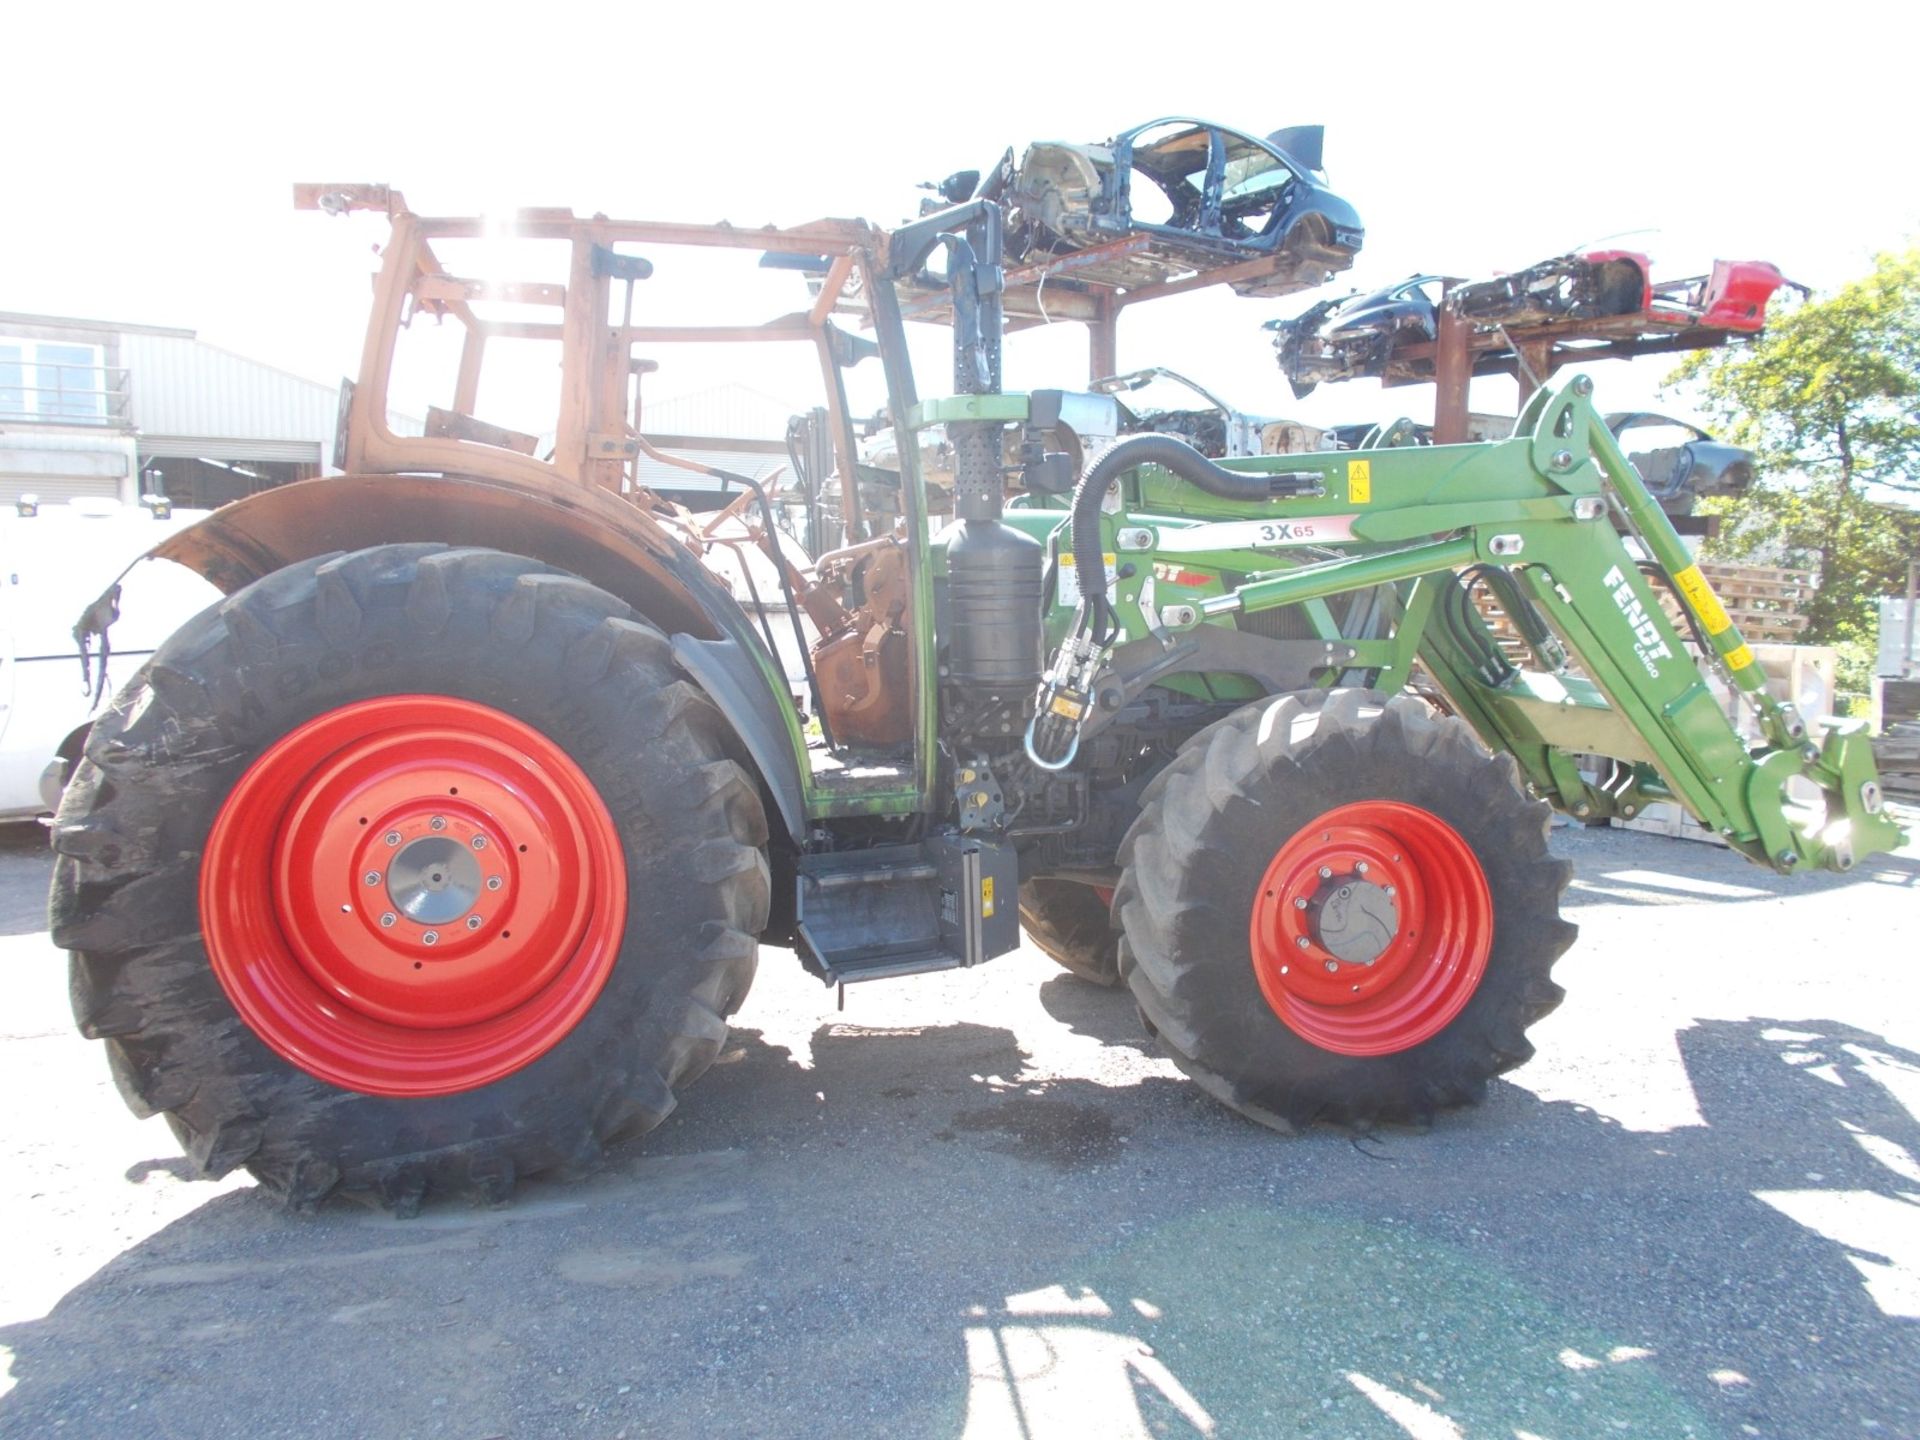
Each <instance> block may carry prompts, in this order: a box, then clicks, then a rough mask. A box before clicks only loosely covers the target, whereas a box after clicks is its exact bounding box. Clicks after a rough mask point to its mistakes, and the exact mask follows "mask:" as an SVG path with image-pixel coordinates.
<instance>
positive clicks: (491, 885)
mask: <svg viewBox="0 0 1920 1440" xmlns="http://www.w3.org/2000/svg"><path fill="white" fill-rule="evenodd" d="M499 888H500V877H499V876H498V875H489V876H488V877H487V889H489V890H498V889H499Z"/></svg>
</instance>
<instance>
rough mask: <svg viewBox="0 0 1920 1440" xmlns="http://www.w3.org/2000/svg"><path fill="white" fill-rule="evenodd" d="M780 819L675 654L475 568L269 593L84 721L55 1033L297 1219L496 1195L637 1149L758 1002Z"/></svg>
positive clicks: (355, 562)
mask: <svg viewBox="0 0 1920 1440" xmlns="http://www.w3.org/2000/svg"><path fill="white" fill-rule="evenodd" d="M765 841H766V821H765V817H764V815H763V812H762V809H761V802H760V796H759V792H758V789H757V787H756V786H755V784H754V782H753V780H752V778H751V776H750V775H749V774H748V773H747V772H746V771H745V770H744V769H743V768H742V767H741V765H740V764H739V763H737V761H736V760H735V759H734V758H733V757H732V755H731V754H730V753H729V743H728V731H727V728H726V726H725V724H724V722H723V721H722V719H721V717H720V715H719V714H718V713H717V712H716V711H715V710H714V708H713V706H712V705H711V704H709V703H708V701H707V700H706V698H705V697H704V696H703V695H702V694H701V693H700V692H699V691H698V690H697V689H695V688H694V687H693V686H692V685H690V684H689V683H688V682H687V681H686V680H685V679H684V678H682V677H681V676H679V675H678V673H677V672H676V671H675V669H674V667H673V663H672V659H671V655H670V653H669V648H668V645H667V642H666V639H665V637H663V636H662V635H661V634H660V632H658V631H657V630H655V629H653V628H652V627H650V626H648V625H646V624H645V623H643V622H642V621H641V620H639V618H638V617H637V616H635V615H634V614H633V612H632V611H631V610H629V609H628V608H627V607H626V606H625V605H624V604H622V603H621V602H620V601H619V600H617V599H615V598H614V597H613V596H611V595H608V594H606V593H604V592H603V591H600V590H597V589H595V588H594V587H593V586H591V585H589V584H588V583H587V582H585V581H584V580H581V579H578V578H577V577H574V576H570V575H565V574H562V573H559V572H557V571H554V570H552V569H550V568H549V567H547V566H544V565H541V564H539V563H537V562H534V561H531V560H526V559H523V558H521V557H518V556H513V555H506V554H501V553H499V552H496V551H489V550H467V549H448V548H445V547H442V546H431V545H391V546H383V547H379V548H376V549H372V550H363V551H359V552H357V553H353V554H347V555H337V556H332V557H325V558H322V559H319V560H314V561H311V562H307V563H304V564H300V565H295V566H292V567H289V568H288V569H285V570H282V571H279V572H277V573H275V574H273V575H270V576H268V577H266V578H265V579H263V580H261V581H259V582H257V583H255V584H253V585H251V586H248V587H247V588H246V589H244V590H242V591H240V592H238V593H237V594H235V595H234V596H232V597H231V598H230V599H228V600H227V601H225V602H224V603H222V604H220V605H217V606H215V607H213V608H212V609H209V610H207V611H205V612H203V613H202V614H201V615H199V616H198V617H196V618H195V619H193V620H191V621H189V622H188V623H187V624H186V625H185V626H184V627H182V628H181V630H180V631H178V632H177V633H176V634H175V635H174V636H173V637H172V638H170V639H169V640H168V641H167V642H166V643H165V644H164V645H163V646H162V647H161V649H160V650H159V652H158V653H157V654H156V655H155V656H154V658H153V659H152V661H151V662H149V664H148V665H147V666H146V667H145V668H144V669H143V670H142V671H141V672H140V673H139V674H138V675H137V676H136V677H135V678H134V680H133V681H132V682H131V683H130V684H129V685H128V686H127V688H126V689H125V690H124V691H123V692H122V693H121V694H120V695H119V696H118V697H117V698H116V700H115V701H114V704H113V707H112V709H111V710H110V711H109V712H108V713H107V714H106V715H104V716H103V717H102V718H101V719H100V721H99V722H98V723H97V724H95V726H94V727H93V732H92V734H91V736H90V737H89V740H88V743H87V750H86V758H85V760H84V761H83V762H82V764H81V765H80V767H79V770H78V772H77V774H76V775H75V778H74V781H73V783H72V784H71V785H70V786H69V787H68V789H67V792H66V797H65V799H64V801H63V803H62V805H61V807H60V811H59V814H58V817H57V818H56V821H55V828H54V846H55V849H56V851H57V852H58V859H57V863H56V866H55V871H54V885H53V896H52V904H51V911H52V924H53V935H54V940H55V943H56V944H59V945H60V946H62V947H64V948H65V949H67V950H68V951H70V952H71V979H72V994H73V1004H74V1013H75V1017H76V1019H77V1020H78V1022H79V1024H80V1028H81V1030H82V1032H83V1033H85V1034H86V1035H88V1036H89V1037H91V1038H95V1039H100V1040H104V1041H105V1042H106V1046H107V1053H108V1057H109V1061H110V1064H111V1067H112V1070H113V1074H114V1077H115V1079H116V1080H117V1081H118V1083H119V1086H120V1090H121V1093H122V1095H123V1096H124V1098H125V1099H126V1101H127V1103H128V1105H129V1106H130V1107H131V1108H132V1109H133V1110H134V1111H135V1113H137V1114H142V1115H146V1114H154V1113H163V1114H165V1115H166V1117H167V1119H168V1121H169V1123H170V1124H171V1125H172V1127H173V1129H174V1131H175V1133H176V1134H177V1135H178V1136H179V1137H180V1139H181V1141H182V1143H183V1144H184V1145H185V1147H186V1148H187V1151H188V1154H189V1155H190V1157H191V1158H192V1159H193V1160H194V1161H195V1163H196V1164H197V1165H198V1166H199V1168H200V1169H201V1170H202V1171H203V1172H204V1173H208V1174H213V1175H218V1174H221V1173H224V1172H225V1171H228V1170H231V1169H232V1168H234V1167H235V1166H237V1165H245V1166H246V1167H247V1168H248V1169H249V1170H251V1171H252V1172H253V1173H254V1174H255V1175H256V1176H257V1177H258V1178H259V1179H260V1180H261V1182H262V1183H263V1184H264V1185H266V1186H267V1187H268V1188H269V1189H271V1190H274V1191H276V1192H279V1193H280V1194H282V1195H284V1196H286V1197H287V1198H289V1199H290V1200H291V1201H293V1202H294V1203H296V1204H301V1205H309V1204H313V1203H316V1202H317V1201H319V1200H320V1199H321V1198H323V1197H324V1196H326V1195H329V1194H332V1193H335V1192H340V1193H347V1194H356V1195H363V1196H369V1197H372V1198H374V1199H377V1200H379V1201H381V1202H383V1203H385V1204H387V1205H388V1206H390V1207H392V1208H394V1209H396V1210H399V1211H402V1212H405V1211H408V1210H411V1209H412V1208H414V1207H416V1206H417V1205H418V1204H419V1203H420V1201H421V1199H422V1198H423V1197H424V1196H426V1195H428V1194H430V1193H436V1192H437V1193H446V1192H470V1193H474V1194H477V1195H479V1196H481V1197H483V1198H488V1199H498V1198H501V1197H503V1196H504V1195H505V1194H507V1193H508V1192H509V1191H510V1190H511V1188H512V1186H513V1183H514V1180H515V1178H516V1177H517V1176H521V1175H528V1174H533V1173H536V1172H539V1171H543V1170H551V1169H556V1168H561V1167H577V1166H580V1165H583V1164H586V1163H589V1162H591V1161H592V1160H593V1159H594V1158H595V1157H596V1156H597V1155H598V1154H599V1153H600V1150H601V1147H602V1146H603V1145H604V1144H606V1143H607V1142H608V1141H610V1140H612V1139H615V1138H618V1137H621V1136H625V1135H630V1134H634V1133H638V1132H639V1131H642V1130H645V1129H648V1128H650V1127H651V1126H653V1125H655V1124H657V1123H658V1122H659V1121H660V1120H661V1119H662V1118H664V1117H665V1115H666V1114H667V1113H668V1112H669V1111H670V1110H671V1109H672V1108H673V1106H674V1103H675V1089H676V1087H678V1086H680V1085H683V1084H685V1083H687V1082H689V1081H691V1080H693V1079H694V1078H696V1077H697V1076H698V1075H699V1074H700V1073H701V1072H702V1071H703V1070H705V1069H706V1068H707V1066H708V1065H709V1064H710V1063H711V1062H712V1060H713V1058H714V1056H715V1055H716V1054H717V1053H718V1051H719V1048H720V1045H721V1042H722V1041H723V1039H724V1038H725V1035H726V1025H725V1022H724V1017H725V1016H727V1015H728V1014H730V1013H731V1012H732V1011H733V1010H734V1009H735V1008H736V1007H737V1006H738V1005H739V1004H740V1001H741V1000H742V999H743V998H744V996H745V994H746V991H747V987H748V985H749V984H750V983H751V981H752V978H753V969H754V962H755V937H756V936H757V934H758V933H759V931H760V930H761V929H762V928H764V926H765V924H766V917H767V906H768V893H769V887H768V876H767V866H766V860H765V858H764V854H763V850H762V847H763V846H764V844H765Z"/></svg>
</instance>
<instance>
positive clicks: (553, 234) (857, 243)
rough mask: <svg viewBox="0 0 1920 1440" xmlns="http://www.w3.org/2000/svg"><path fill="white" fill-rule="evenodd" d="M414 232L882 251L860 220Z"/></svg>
mask: <svg viewBox="0 0 1920 1440" xmlns="http://www.w3.org/2000/svg"><path fill="white" fill-rule="evenodd" d="M417 223H418V225H419V227H420V233H421V234H422V235H424V236H426V237H427V238H428V239H432V240H479V239H483V238H486V237H487V236H491V235H499V234H507V235H511V236H513V237H514V238H516V239H522V240H572V239H574V238H575V237H576V236H578V235H582V234H586V233H588V232H591V233H592V234H593V235H595V236H596V237H597V238H598V239H599V241H600V243H601V244H603V245H615V244H621V243H625V242H631V243H635V244H642V245H690V246H702V247H707V248H713V249H723V250H772V251H776V252H779V253H781V254H788V255H825V254H843V253H849V252H851V251H853V250H855V249H859V248H862V247H864V248H868V249H872V250H877V251H879V252H881V253H884V252H885V250H886V244H887V236H886V232H885V231H882V230H877V229H875V228H874V227H873V226H871V225H869V224H867V223H866V222H865V221H864V220H815V221H811V222H809V223H807V224H805V225H796V226H793V227H792V228H790V229H785V230H782V229H780V228H778V227H777V226H772V225H769V226H766V227H764V228H761V229H749V228H747V227H745V226H740V225H728V224H724V223H722V224H717V225H695V224H679V223H676V222H672V221H659V220H607V219H602V218H600V217H597V216H596V217H594V218H592V219H587V218H585V217H582V216H577V215H572V214H567V215H564V216H561V215H554V216H547V215H538V214H536V215H531V216H529V215H524V214H523V215H521V216H517V217H515V218H513V219H510V220H506V221H504V222H503V221H497V220H491V219H486V218H482V217H479V216H430V217H417Z"/></svg>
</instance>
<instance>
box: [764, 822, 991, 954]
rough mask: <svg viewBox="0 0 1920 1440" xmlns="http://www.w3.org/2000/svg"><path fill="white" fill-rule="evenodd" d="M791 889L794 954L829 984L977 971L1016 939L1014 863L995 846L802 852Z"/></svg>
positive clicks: (926, 844) (976, 842)
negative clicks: (795, 889) (972, 967)
mask: <svg viewBox="0 0 1920 1440" xmlns="http://www.w3.org/2000/svg"><path fill="white" fill-rule="evenodd" d="M796 884H797V886H798V892H797V894H796V896H795V904H794V913H795V916H796V923H795V927H794V928H795V932H796V934H797V935H798V937H799V942H800V943H799V947H798V948H799V951H800V956H801V958H802V959H803V960H805V961H806V962H807V963H808V964H809V965H811V966H812V967H813V968H814V969H815V970H816V971H818V972H819V974H820V975H821V977H822V978H823V979H825V980H826V982H827V983H828V984H830V985H846V984H851V983H853V982H854V981H856V980H885V979H890V978H892V977H893V976H896V975H918V974H922V973H925V972H927V971H931V970H954V969H958V968H960V967H961V966H965V965H978V964H979V963H980V962H981V961H982V960H990V959H992V958H993V957H994V956H995V955H1004V954H1005V953H1006V952H1007V951H1009V950H1012V949H1014V948H1015V947H1017V946H1018V945H1019V943H1020V916H1019V906H1018V905H1017V903H1016V897H1017V895H1018V893H1019V888H1020V867H1019V859H1018V857H1017V856H1016V855H1015V853H1014V850H1013V847H1012V846H1011V845H1006V844H1002V843H1000V842H998V841H994V840H988V839H983V838H979V837H976V836H971V835H969V836H961V835H957V834H942V835H935V836H933V837H932V838H931V839H928V840H924V841H921V842H920V843H918V844H914V845H879V846H874V847H872V848H870V849H866V850H842V851H837V852H835V853H833V854H827V855H806V856H802V857H801V860H800V866H799V875H798V878H797V881H796Z"/></svg>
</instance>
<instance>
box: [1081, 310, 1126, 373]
mask: <svg viewBox="0 0 1920 1440" xmlns="http://www.w3.org/2000/svg"><path fill="white" fill-rule="evenodd" d="M1121 303H1122V302H1121V301H1120V299H1119V297H1117V296H1115V295H1113V294H1112V293H1108V294H1106V295H1102V296H1101V297H1100V309H1099V313H1098V314H1097V315H1096V316H1095V317H1094V318H1093V319H1092V320H1089V321H1088V322H1087V380H1088V382H1089V383H1091V382H1093V381H1095V380H1104V379H1106V377H1107V376H1109V375H1117V374H1119V373H1120V308H1121Z"/></svg>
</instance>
